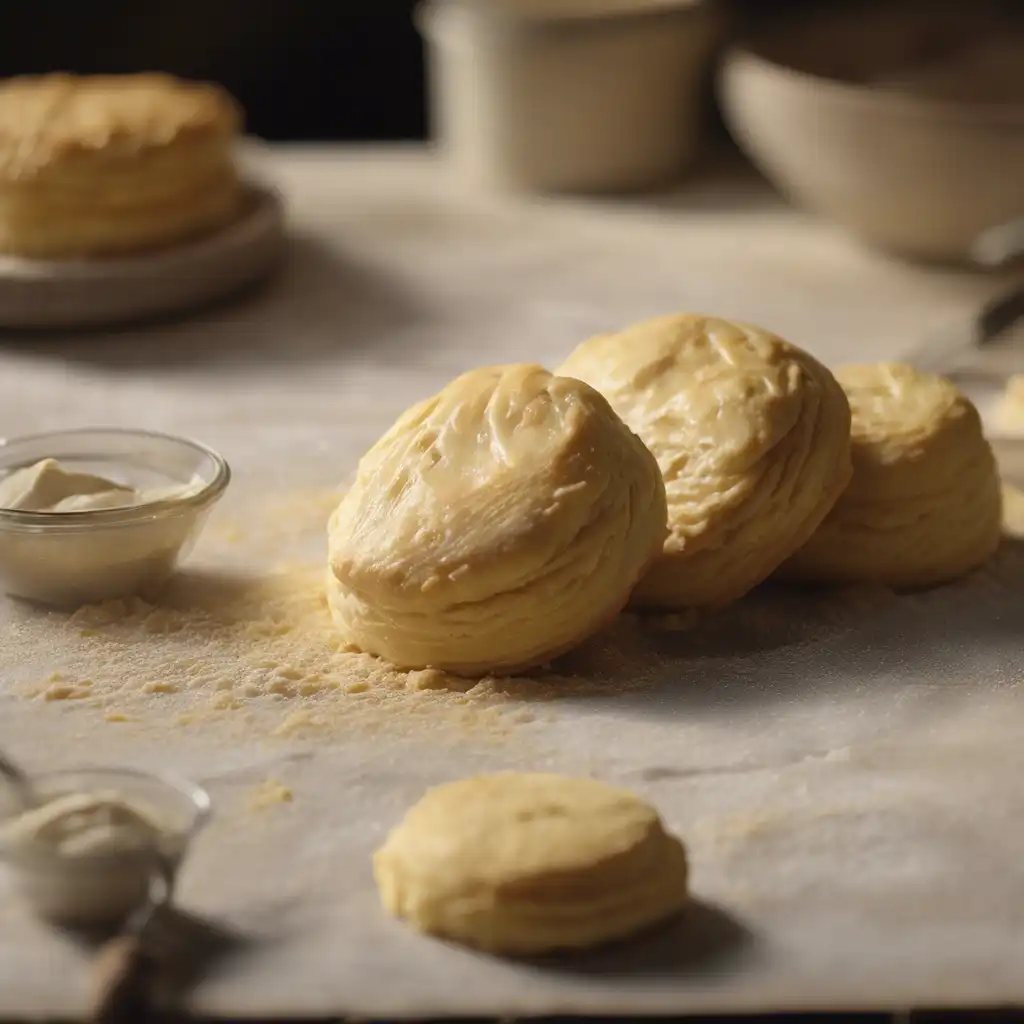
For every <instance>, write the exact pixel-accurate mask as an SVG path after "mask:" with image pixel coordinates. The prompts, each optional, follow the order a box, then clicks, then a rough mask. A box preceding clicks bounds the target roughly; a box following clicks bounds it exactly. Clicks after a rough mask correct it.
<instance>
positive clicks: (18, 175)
mask: <svg viewBox="0 0 1024 1024" xmlns="http://www.w3.org/2000/svg"><path fill="white" fill-rule="evenodd" d="M241 123H242V111H241V108H240V107H239V105H238V104H237V103H236V102H235V100H234V99H232V97H231V96H230V95H229V94H228V93H227V92H225V91H224V90H223V89H221V88H220V87H219V86H217V85H212V84H208V83H199V82H184V81H181V80H179V79H176V78H174V77H172V76H170V75H164V74H156V73H154V74H139V75H97V76H82V77H79V76H76V75H68V74H51V75H42V76H25V77H19V78H10V79H8V80H7V81H5V82H3V83H0V176H2V177H3V178H6V179H7V180H9V181H13V180H18V179H23V178H34V177H37V176H39V175H40V174H41V173H42V172H44V171H45V170H46V168H48V167H51V166H55V165H59V164H60V163H61V162H63V161H64V160H66V159H69V158H74V157H75V156H79V155H87V154H90V153H99V152H101V151H103V152H108V151H109V152H110V153H111V155H114V156H118V157H125V158H130V157H132V156H134V155H137V154H139V153H141V152H143V151H145V150H148V149H153V148H160V147H165V146H168V145H171V144H172V143H174V142H177V141H178V140H182V139H184V138H186V137H188V136H205V137H217V136H221V137H230V136H232V135H234V134H236V133H237V132H238V131H239V130H240V128H241Z"/></svg>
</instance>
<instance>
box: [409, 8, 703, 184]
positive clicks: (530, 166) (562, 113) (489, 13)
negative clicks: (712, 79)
mask: <svg viewBox="0 0 1024 1024" xmlns="http://www.w3.org/2000/svg"><path fill="white" fill-rule="evenodd" d="M417 15H418V22H419V25H420V28H421V30H422V32H423V35H424V37H425V40H426V43H427V63H428V70H429V82H430V100H431V112H432V120H433V125H434V131H435V135H436V138H437V141H438V143H439V145H440V148H441V150H442V152H443V153H444V155H445V156H446V157H448V158H449V159H450V160H451V163H452V166H453V167H454V169H455V170H456V172H457V173H458V174H459V175H460V176H461V177H463V178H464V179H465V180H467V181H470V182H473V183H475V184H479V185H483V186H485V187H489V188H495V189H498V190H510V191H526V192H576V193H588V192H589V193H600V192H619V191H633V190H640V189H646V188H653V187H657V186H661V185H664V184H666V183H669V182H671V181H673V180H674V179H676V178H677V177H678V176H679V175H680V174H681V173H682V172H683V171H684V170H685V169H686V167H687V166H688V165H689V164H690V163H691V162H692V161H693V159H694V158H695V156H696V155H697V152H698V148H699V144H700V141H701V135H702V131H701V129H702V120H703V113H704V107H705V100H706V98H707V97H706V95H705V90H704V88H703V85H704V80H705V76H706V74H707V73H708V71H709V69H710V63H711V59H712V56H713V53H714V51H715V48H716V44H717V43H718V42H719V40H720V38H721V34H722V27H723V22H722V14H721V11H720V8H719V7H717V6H715V5H713V4H711V3H708V2H703V3H702V2H696V0H631V2H629V3H626V2H624V0H598V2H594V0H587V2H581V0H556V2H550V0H548V2H544V3H539V2H538V0H494V2H491V3H487V4H482V3H470V2H464V0H431V2H429V3H426V4H424V5H423V6H421V7H420V8H419V10H418V12H417Z"/></svg>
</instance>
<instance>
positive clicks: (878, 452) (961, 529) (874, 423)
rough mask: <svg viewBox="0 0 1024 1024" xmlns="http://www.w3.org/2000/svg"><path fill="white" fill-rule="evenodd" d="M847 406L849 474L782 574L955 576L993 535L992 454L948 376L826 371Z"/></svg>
mask: <svg viewBox="0 0 1024 1024" xmlns="http://www.w3.org/2000/svg"><path fill="white" fill-rule="evenodd" d="M836 376H837V378H838V379H839V382H840V383H841V384H842V386H843V388H844V389H845V391H846V394H847V396H848V397H849V400H850V407H851V409H852V410H853V480H852V481H851V483H850V486H849V488H848V489H847V491H846V493H845V494H844V495H843V496H842V498H840V500H839V502H838V503H837V504H836V506H835V508H834V509H833V510H832V512H831V514H830V515H829V516H828V517H827V518H826V519H825V521H824V522H823V523H822V525H821V527H820V529H819V530H818V531H817V533H815V534H814V536H813V537H812V538H811V540H810V541H809V542H808V544H807V545H806V546H805V547H804V548H803V549H801V550H800V551H799V552H798V553H797V554H796V555H795V556H794V557H793V558H792V559H791V560H790V561H789V562H788V563H787V565H786V566H785V567H784V570H783V571H784V574H785V575H787V576H789V577H796V578H800V579H805V580H815V581H822V582H832V581H835V582H859V581H864V582H871V583H882V584H886V585H888V586H891V587H895V588H916V587H924V586H929V585H932V584H936V583H943V582H947V581H949V580H952V579H955V578H956V577H958V576H962V575H963V574H964V573H967V572H969V571H970V570H971V569H974V568H976V567H977V566H979V565H981V564H982V563H983V562H984V561H986V559H988V558H989V557H990V556H991V555H992V554H993V552H994V551H995V550H996V547H997V546H998V545H999V538H1000V533H1001V521H1002V508H1001V497H1000V482H999V474H998V470H997V468H996V462H995V457H994V456H993V454H992V449H991V447H990V446H989V443H988V442H987V441H986V440H985V438H984V436H983V434H982V427H981V419H980V417H979V416H978V412H977V410H976V409H975V408H974V406H973V405H972V404H971V403H970V402H969V401H968V399H967V398H966V397H965V396H964V395H963V394H961V393H960V391H959V390H957V388H956V387H954V386H953V384H951V383H950V382H949V381H947V380H944V379H943V378H941V377H934V376H931V375H929V374H922V373H918V372H917V371H916V370H914V369H912V368H911V367H909V366H901V365H897V364H882V365H874V366H848V367H844V368H842V369H840V370H839V371H837V373H836Z"/></svg>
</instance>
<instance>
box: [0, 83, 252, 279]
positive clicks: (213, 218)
mask: <svg viewBox="0 0 1024 1024" xmlns="http://www.w3.org/2000/svg"><path fill="white" fill-rule="evenodd" d="M240 125H241V112H240V110H239V108H238V106H237V105H236V104H235V102H234V101H233V100H232V99H231V98H230V97H229V96H228V95H227V94H226V93H224V92H223V91H222V90H221V89H219V88H218V87H216V86H213V85H205V84H193V83H185V82H180V81H178V80H176V79H174V78H171V77H169V76H166V75H157V74H151V75H123V76H96V77H81V78H80V77H76V76H72V75H46V76H42V77H38V78H36V77H27V78H14V79H10V80H8V81H7V82H5V83H3V84H2V85H0V252H6V253H9V254H14V255H19V256H26V257H35V258H49V259H61V258H71V257H79V256H108V255H118V254H126V253H132V252H139V251H144V250H149V249H155V248H160V247H163V246H167V245H171V244H173V243H176V242H180V241H184V240H186V239H188V238H192V237H195V236H198V235H201V234H203V233H205V232H209V231H211V230H214V229H215V228H217V227H220V226H222V225H224V224H225V223H227V222H228V221H230V220H232V219H233V218H234V217H236V216H237V215H238V213H239V210H240V208H241V206H242V204H243V201H244V198H243V190H242V188H241V186H240V183H239V180H238V175H237V173H236V170H235V164H234V156H233V147H234V143H235V139H236V137H237V134H238V131H239V128H240Z"/></svg>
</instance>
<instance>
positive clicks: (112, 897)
mask: <svg viewBox="0 0 1024 1024" xmlns="http://www.w3.org/2000/svg"><path fill="white" fill-rule="evenodd" d="M31 785H32V791H33V794H34V796H35V802H34V803H33V804H32V806H30V807H27V808H26V807H23V806H22V805H21V804H20V803H19V800H18V799H17V795H16V793H15V792H14V791H13V790H9V789H5V788H4V787H2V786H0V858H2V859H3V861H5V862H6V864H7V866H8V867H9V869H10V870H11V872H12V875H13V881H14V883H15V887H16V888H17V890H18V891H19V892H20V894H21V895H22V897H23V898H24V899H25V900H26V901H27V902H28V904H29V905H30V906H31V907H32V908H33V910H35V912H36V913H37V914H39V915H40V916H41V917H43V918H45V919H46V920H49V921H52V922H54V923H56V924H60V925H64V926H67V927H74V928H84V929H92V928H103V927H113V926H115V925H117V924H119V923H120V922H122V921H124V920H125V919H126V918H127V917H128V916H129V915H130V914H132V912H133V911H136V910H138V909H139V908H141V907H143V906H145V905H146V903H147V902H148V901H149V900H150V899H151V897H152V894H153V893H154V892H159V893H160V894H161V896H160V898H161V899H163V898H169V895H170V890H171V889H172V888H173V884H174V879H175V876H176V874H177V872H178V868H179V867H180V865H181V861H182V858H183V857H184V856H185V853H186V851H187V849H188V846H189V843H190V842H191V840H192V839H193V838H194V837H195V836H196V834H197V833H198V832H199V831H200V829H201V828H202V827H203V825H204V824H205V823H206V821H207V819H208V818H209V815H210V798H209V796H208V794H207V793H206V791H205V790H204V789H202V788H201V787H200V786H197V785H195V784H194V783H191V782H187V781H186V780H184V779H177V778H174V777H172V776H169V775H158V774H150V773H148V772H142V771H134V770H131V769H126V768H79V769H72V770H67V771H57V772H47V773H45V774H40V775H36V776H34V777H33V778H32V779H31ZM157 883H159V885H157Z"/></svg>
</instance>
